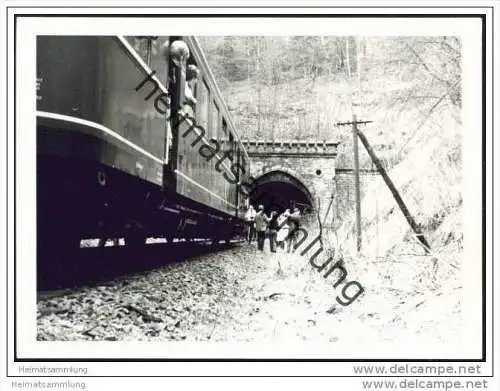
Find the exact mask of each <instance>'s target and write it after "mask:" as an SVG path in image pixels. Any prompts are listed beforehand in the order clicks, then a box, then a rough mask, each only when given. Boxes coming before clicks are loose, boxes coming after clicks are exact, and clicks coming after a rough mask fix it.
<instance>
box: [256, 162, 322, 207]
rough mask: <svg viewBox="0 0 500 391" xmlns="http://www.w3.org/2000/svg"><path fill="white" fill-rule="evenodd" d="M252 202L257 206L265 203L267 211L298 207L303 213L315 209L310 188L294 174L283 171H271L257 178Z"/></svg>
mask: <svg viewBox="0 0 500 391" xmlns="http://www.w3.org/2000/svg"><path fill="white" fill-rule="evenodd" d="M249 199H250V203H251V204H252V205H254V206H255V208H257V206H258V205H259V204H262V205H264V208H265V210H266V212H270V211H271V210H277V211H279V212H282V211H283V210H285V209H287V208H290V209H292V208H294V207H298V208H299V209H300V210H301V212H302V213H308V212H311V211H312V209H313V205H314V202H313V196H312V195H311V192H310V191H309V189H308V188H307V187H306V186H305V185H304V184H303V183H302V182H301V181H300V180H298V179H297V178H296V177H294V176H293V175H291V174H289V173H287V172H285V171H281V170H276V171H270V172H267V173H265V174H263V175H261V176H260V177H258V178H256V179H255V180H254V181H253V183H252V187H251V189H250V197H249Z"/></svg>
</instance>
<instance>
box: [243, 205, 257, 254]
mask: <svg viewBox="0 0 500 391" xmlns="http://www.w3.org/2000/svg"><path fill="white" fill-rule="evenodd" d="M256 213H257V212H255V209H254V207H253V205H250V206H249V207H248V210H247V213H245V221H246V223H247V228H248V230H247V241H248V243H250V244H252V240H253V238H254V237H255V215H256Z"/></svg>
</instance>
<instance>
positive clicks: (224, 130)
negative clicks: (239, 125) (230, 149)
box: [220, 118, 227, 141]
mask: <svg viewBox="0 0 500 391" xmlns="http://www.w3.org/2000/svg"><path fill="white" fill-rule="evenodd" d="M220 139H221V140H223V141H226V140H227V122H226V119H225V118H222V134H221V135H220Z"/></svg>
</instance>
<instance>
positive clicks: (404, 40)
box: [200, 36, 461, 167]
mask: <svg viewBox="0 0 500 391" xmlns="http://www.w3.org/2000/svg"><path fill="white" fill-rule="evenodd" d="M200 41H201V44H202V46H203V48H204V50H205V53H206V56H207V60H208V62H209V63H210V65H211V67H212V70H213V72H214V75H215V78H216V80H217V82H218V83H219V87H220V88H221V90H222V93H223V95H224V96H225V99H226V101H227V102H228V104H229V107H230V111H231V113H232V114H233V116H234V119H235V122H236V125H237V127H238V129H239V131H240V132H241V133H242V134H243V137H244V138H250V139H303V140H323V139H325V140H335V141H341V142H342V143H343V146H344V149H345V150H351V146H350V140H351V137H350V135H349V132H348V130H349V129H347V128H339V127H336V126H335V123H336V122H340V121H349V120H351V118H352V113H353V110H354V112H356V114H357V116H358V119H364V120H372V121H374V123H373V124H372V125H370V126H369V127H367V128H366V131H367V136H368V137H369V139H370V141H371V142H372V143H373V145H374V147H375V149H376V150H377V152H378V153H380V154H381V157H382V158H383V159H384V160H385V161H386V164H387V165H388V166H389V167H392V166H393V165H394V164H397V163H398V162H400V161H401V160H402V159H403V158H404V156H405V152H407V151H406V149H405V148H406V146H407V145H408V143H411V142H412V140H413V139H414V138H415V137H417V138H418V137H419V136H418V135H417V134H418V133H419V132H421V131H424V132H425V131H427V130H426V127H435V126H437V127H441V126H446V124H443V123H442V121H441V119H442V117H441V115H442V114H443V112H446V115H445V116H446V117H447V118H451V120H452V121H455V122H456V123H457V124H460V123H461V120H460V109H461V43H460V41H459V39H458V38H456V37H375V38H374V37H337V36H328V37H318V36H291V37H255V36H247V37H229V36H226V37H201V38H200ZM350 164H351V161H350V154H349V153H348V154H341V157H340V159H339V165H340V166H350ZM370 165H371V163H370V162H369V159H368V156H367V155H366V154H365V155H363V156H362V166H370Z"/></svg>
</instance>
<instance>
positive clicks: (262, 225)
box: [255, 205, 271, 251]
mask: <svg viewBox="0 0 500 391" xmlns="http://www.w3.org/2000/svg"><path fill="white" fill-rule="evenodd" d="M269 221H271V218H270V217H267V216H266V214H265V213H264V205H259V208H258V211H257V214H256V215H255V230H256V231H257V248H258V249H259V250H260V251H264V241H265V240H266V232H267V225H268V224H269Z"/></svg>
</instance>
